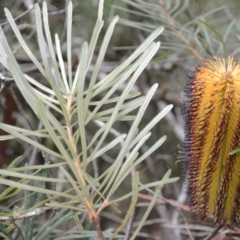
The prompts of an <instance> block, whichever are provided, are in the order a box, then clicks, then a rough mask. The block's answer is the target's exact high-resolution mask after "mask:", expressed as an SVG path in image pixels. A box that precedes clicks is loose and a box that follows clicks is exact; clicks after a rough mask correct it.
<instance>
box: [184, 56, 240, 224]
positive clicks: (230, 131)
mask: <svg viewBox="0 0 240 240" xmlns="http://www.w3.org/2000/svg"><path fill="white" fill-rule="evenodd" d="M183 117H184V122H185V123H184V124H185V126H184V130H185V141H184V145H183V149H184V156H185V158H186V162H187V163H186V174H187V179H188V194H189V197H190V206H191V209H192V211H193V212H195V213H196V214H198V215H199V216H200V217H201V218H202V219H204V218H206V217H207V216H208V215H213V217H214V223H215V224H216V225H219V226H222V225H229V226H236V225H237V224H239V223H240V153H236V154H233V155H229V152H231V151H232V150H234V149H236V148H238V147H239V146H240V64H239V63H236V62H234V60H233V58H232V57H229V58H228V60H227V61H226V60H225V59H220V58H217V57H213V58H211V59H207V60H206V61H205V62H204V64H203V66H199V67H197V68H196V70H195V71H194V72H192V73H191V74H190V75H189V77H188V81H187V85H186V87H185V90H184V100H183Z"/></svg>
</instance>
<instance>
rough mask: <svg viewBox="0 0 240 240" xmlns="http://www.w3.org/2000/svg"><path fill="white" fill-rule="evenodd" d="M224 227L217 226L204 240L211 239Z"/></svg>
mask: <svg viewBox="0 0 240 240" xmlns="http://www.w3.org/2000/svg"><path fill="white" fill-rule="evenodd" d="M221 228H222V226H221V225H219V226H218V227H216V228H215V229H214V230H213V231H212V232H211V233H210V234H209V235H208V236H207V237H206V238H205V239H204V240H211V239H212V238H213V237H214V236H216V235H217V233H218V232H219V230H220V229H221Z"/></svg>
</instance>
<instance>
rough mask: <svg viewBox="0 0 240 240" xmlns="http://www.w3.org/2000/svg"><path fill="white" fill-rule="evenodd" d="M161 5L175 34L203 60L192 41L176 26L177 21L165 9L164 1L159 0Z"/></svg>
mask: <svg viewBox="0 0 240 240" xmlns="http://www.w3.org/2000/svg"><path fill="white" fill-rule="evenodd" d="M159 5H160V7H161V11H162V13H163V15H164V16H165V18H166V19H167V21H168V23H169V25H170V28H171V29H172V30H173V32H175V34H176V35H177V36H178V37H179V38H180V39H181V40H182V41H183V43H185V44H186V45H187V47H188V49H189V51H190V52H192V54H193V55H194V56H195V57H196V58H198V59H199V60H200V61H203V59H204V58H203V57H202V56H201V55H200V54H199V53H198V52H197V51H196V49H195V48H193V47H192V45H191V44H190V42H189V41H188V40H187V39H186V38H185V37H184V36H183V34H182V33H181V32H180V31H178V30H177V29H176V28H175V25H176V23H175V22H174V19H173V18H172V17H171V15H170V14H169V13H168V12H167V11H166V10H165V8H164V1H163V0H159Z"/></svg>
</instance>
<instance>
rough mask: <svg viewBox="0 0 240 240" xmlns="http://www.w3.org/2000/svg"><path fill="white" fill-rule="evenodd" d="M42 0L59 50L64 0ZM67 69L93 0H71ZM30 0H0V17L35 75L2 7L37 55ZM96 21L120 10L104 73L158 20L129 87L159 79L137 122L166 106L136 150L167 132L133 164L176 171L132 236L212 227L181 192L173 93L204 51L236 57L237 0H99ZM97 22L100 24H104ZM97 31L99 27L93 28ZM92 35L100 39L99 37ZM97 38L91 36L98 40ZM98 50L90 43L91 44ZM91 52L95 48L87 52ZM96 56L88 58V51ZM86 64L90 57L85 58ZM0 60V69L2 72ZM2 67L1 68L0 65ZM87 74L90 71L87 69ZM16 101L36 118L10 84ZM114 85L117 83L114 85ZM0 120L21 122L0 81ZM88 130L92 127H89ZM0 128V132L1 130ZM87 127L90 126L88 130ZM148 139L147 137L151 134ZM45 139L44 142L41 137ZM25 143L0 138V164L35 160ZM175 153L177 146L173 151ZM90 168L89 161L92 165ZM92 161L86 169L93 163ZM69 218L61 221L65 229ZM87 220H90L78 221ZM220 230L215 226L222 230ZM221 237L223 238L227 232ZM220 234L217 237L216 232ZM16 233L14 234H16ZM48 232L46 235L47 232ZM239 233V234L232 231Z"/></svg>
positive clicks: (107, 157) (148, 170)
mask: <svg viewBox="0 0 240 240" xmlns="http://www.w3.org/2000/svg"><path fill="white" fill-rule="evenodd" d="M47 2H48V9H49V12H50V23H51V28H52V32H53V33H55V32H56V33H59V34H60V38H61V42H62V51H63V55H64V54H65V56H66V44H65V40H66V22H65V19H66V11H65V9H66V5H67V2H68V1H67V0H66V1H64V0H52V1H47ZM72 2H73V5H74V8H73V9H74V11H73V31H72V32H73V53H75V54H73V59H72V61H73V69H76V66H77V64H78V61H79V59H78V57H79V52H78V51H79V49H80V46H81V44H82V43H83V41H85V40H86V41H89V40H90V37H91V33H92V29H93V27H94V24H95V20H96V16H97V7H98V0H81V1H78V0H73V1H72ZM34 3H35V2H34V1H31V0H16V1H8V0H2V1H0V25H1V26H2V28H3V30H4V32H5V34H6V36H7V39H8V41H9V45H10V46H12V49H14V50H15V51H14V54H15V56H16V59H17V61H18V63H19V64H20V65H21V67H22V69H23V72H25V73H27V74H29V75H30V76H32V77H33V78H34V79H36V80H38V81H40V82H42V81H43V80H42V79H41V76H40V75H39V73H38V71H36V69H35V67H34V65H33V64H32V63H31V61H29V59H28V57H27V56H26V55H25V53H23V52H22V51H21V48H19V45H18V43H17V41H16V38H15V37H14V34H13V33H12V31H11V29H10V27H9V25H8V23H7V22H6V18H5V15H4V12H3V8H4V7H6V8H8V9H9V10H10V11H11V13H12V15H13V17H14V18H16V22H17V24H18V26H19V29H21V33H22V34H23V35H24V36H25V40H26V41H27V43H28V46H29V47H30V48H31V49H32V50H33V51H34V52H35V56H36V57H37V58H38V57H39V58H40V54H39V50H38V46H37V41H36V35H35V29H34V28H33V26H34V25H33V22H34V17H33V15H32V11H31V10H32V7H33V4H34ZM104 5H105V8H104V21H105V22H109V21H110V20H111V19H112V18H113V17H114V16H115V15H118V16H119V17H120V20H119V22H118V24H117V26H116V29H115V32H114V35H113V38H112V40H111V43H110V46H109V49H108V51H107V55H106V57H105V60H104V63H103V66H102V68H101V70H100V75H99V78H100V77H101V76H105V75H106V74H108V73H109V72H111V70H112V69H114V68H115V67H116V66H118V65H119V64H120V63H121V62H122V61H123V60H124V59H125V58H126V56H128V55H130V53H132V52H133V50H134V49H136V47H137V46H138V45H139V44H140V43H142V42H143V40H144V39H145V38H146V37H147V36H148V35H149V33H150V32H152V31H153V30H154V29H156V28H157V27H159V26H163V27H164V28H165V30H164V32H163V34H161V35H160V37H159V39H158V40H159V41H160V42H161V47H160V50H159V52H158V53H157V55H156V56H155V57H154V59H153V60H152V61H151V63H150V64H149V65H148V67H147V69H146V70H145V71H144V73H143V74H142V75H141V76H140V78H139V80H138V81H137V84H136V86H135V88H136V91H140V92H142V93H146V92H147V90H148V89H149V88H150V86H152V84H154V83H159V88H158V91H157V94H155V96H154V100H153V101H152V102H151V104H150V105H149V108H148V110H147V114H146V115H145V116H144V121H143V122H142V123H141V124H142V125H143V126H144V125H145V123H144V122H145V121H146V123H147V122H149V121H150V120H151V119H152V118H153V117H154V116H155V115H156V113H157V112H159V111H161V110H162V109H163V108H164V107H165V106H166V105H167V104H170V103H171V104H173V105H174V109H173V110H172V112H170V113H169V114H168V115H167V116H166V117H165V118H164V119H163V120H162V121H161V122H160V123H159V124H157V125H156V126H155V127H154V131H152V138H151V140H150V141H148V143H147V144H145V146H144V147H143V148H142V149H141V151H143V152H144V150H145V149H148V148H149V146H151V145H152V144H154V142H155V141H157V140H158V139H159V136H163V135H165V134H166V135H167V140H166V142H165V143H164V144H163V145H162V146H161V148H159V149H158V150H157V151H156V152H154V153H153V154H152V155H151V157H148V158H147V159H146V160H145V161H144V162H143V163H142V164H141V165H140V166H139V167H138V169H137V170H139V171H140V178H141V181H142V182H143V183H145V182H151V181H156V180H158V179H161V178H162V176H163V174H164V173H165V172H166V171H167V170H168V169H172V170H173V172H172V176H178V177H180V180H179V181H178V182H176V183H173V184H169V185H168V186H165V187H164V189H163V191H162V195H163V196H162V198H159V201H158V204H157V205H156V206H155V207H154V209H153V211H152V212H151V214H150V216H149V218H148V220H147V221H146V223H145V225H144V228H143V229H142V230H141V233H140V234H139V236H138V239H159V240H160V239H164V240H172V239H204V238H205V237H206V236H207V235H208V234H209V233H210V232H211V231H212V230H213V229H214V227H213V226H212V224H211V219H207V220H206V221H200V220H199V219H198V218H197V217H196V216H194V215H193V214H191V213H190V211H189V209H188V206H187V205H188V204H187V198H186V194H185V193H186V184H185V181H184V174H183V171H182V164H181V160H183V161H184V159H181V157H180V159H179V161H178V156H179V151H181V144H182V141H183V138H184V134H183V129H182V125H183V124H182V116H181V99H182V93H183V88H184V84H185V83H186V79H187V75H188V73H189V71H190V70H193V69H194V66H195V65H197V64H201V62H202V61H203V60H204V59H205V58H207V57H209V56H220V57H225V56H228V55H233V56H234V57H235V59H236V60H237V59H239V50H240V46H239V40H240V26H239V24H238V23H239V20H240V19H239V18H240V16H239V8H240V1H227V0H219V1H216V0H215V1H208V0H201V1H199V0H159V1H158V0H135V1H134V0H105V3H104ZM106 26H107V25H105V26H104V27H106ZM101 34H102V35H101V36H102V38H103V36H104V31H103V32H102V33H101ZM101 36H100V40H101ZM100 44H101V41H99V42H98V43H97V46H100ZM97 50H98V47H97ZM94 54H96V56H97V51H96V52H95V53H94ZM96 56H94V57H93V59H96ZM91 64H93V65H94V61H93V62H92V63H91ZM4 71H5V70H4V68H2V74H3V75H4ZM5 74H7V73H5ZM88 74H89V76H90V75H91V72H89V73H88ZM12 87H13V89H14V91H15V94H16V96H17V98H18V101H19V102H20V103H21V105H22V106H23V108H24V110H25V112H26V113H27V115H28V118H29V119H30V122H31V124H32V125H33V127H37V126H38V124H39V122H38V121H37V120H36V119H35V117H34V115H33V113H32V112H31V110H30V109H29V108H28V106H27V104H26V103H25V102H24V100H23V98H22V97H21V95H20V94H18V90H17V89H16V87H15V86H14V84H13V85H12ZM119 91H121V89H119ZM0 100H1V107H0V120H1V121H2V122H4V123H7V124H11V125H17V126H21V127H25V128H29V126H28V123H27V121H26V119H25V117H24V116H23V115H22V113H21V112H20V111H19V108H18V106H17V104H16V101H15V100H14V99H13V98H12V95H11V94H10V91H9V90H8V88H6V89H5V90H4V91H2V92H1V95H0ZM127 124H128V123H126V122H122V123H119V126H118V129H121V130H122V131H123V132H124V131H125V129H128V128H129V126H128V125H127ZM92 131H94V129H93V130H92ZM0 134H3V132H1V133H0ZM88 134H89V135H91V134H92V133H91V131H89V133H88ZM151 141H152V142H151ZM45 144H51V143H48V142H46V143H45ZM30 154H31V149H29V147H28V145H26V144H25V143H23V142H19V141H13V140H11V141H4V142H1V143H0V166H1V168H5V167H6V166H7V165H8V164H9V163H10V162H11V160H12V159H14V158H16V157H18V156H20V155H22V156H23V157H22V158H21V161H20V162H19V165H21V164H25V163H29V164H37V163H41V158H40V157H39V158H37V159H34V161H33V162H29V160H30V157H29V156H30ZM115 155H116V153H115V152H114V151H111V152H108V154H104V155H103V156H102V159H101V161H100V162H101V164H99V165H98V166H97V168H99V169H100V170H101V168H103V169H104V168H106V167H107V166H108V165H109V164H111V162H112V161H114V157H115ZM180 155H181V154H180ZM95 170H96V169H95ZM95 170H94V169H92V170H90V171H95ZM129 187H130V186H128V185H127V184H126V185H125V186H122V187H121V188H120V189H119V194H120V193H121V192H125V191H127V190H128V188H129ZM148 202H149V199H148V195H147V192H143V193H142V194H141V195H139V200H138V205H137V208H136V210H135V213H134V218H133V223H132V227H133V228H136V226H137V225H138V221H139V218H140V217H141V211H142V209H144V208H146V206H147V205H148ZM5 204H6V203H4V202H3V203H0V206H1V208H2V209H3V208H4V206H6V205H5ZM121 204H122V206H121V207H120V209H122V213H120V214H118V215H116V214H115V213H114V212H111V210H110V209H108V211H104V212H103V213H102V215H101V226H102V228H103V229H111V228H115V227H116V226H117V224H118V223H119V222H121V220H122V218H123V217H124V214H125V209H126V208H127V206H128V204H129V202H127V201H126V202H123V203H121ZM71 227H73V226H72V225H71V223H69V226H64V228H65V229H66V231H68V230H70V229H71ZM86 227H90V226H86ZM222 231H223V230H222ZM222 231H221V232H220V233H219V236H218V237H219V238H216V239H234V234H237V232H240V230H238V229H235V231H233V230H227V231H226V232H225V233H224V234H223V232H222ZM226 236H227V237H229V238H227V237H226ZM221 237H222V238H221ZM19 239H20V238H19ZM52 239H54V238H52ZM236 239H239V238H236Z"/></svg>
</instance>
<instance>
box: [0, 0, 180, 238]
mask: <svg viewBox="0 0 240 240" xmlns="http://www.w3.org/2000/svg"><path fill="white" fill-rule="evenodd" d="M5 13H6V17H7V20H8V22H9V24H10V26H11V28H12V30H13V32H14V34H15V36H16V38H17V40H18V42H19V44H20V45H21V47H22V49H23V50H24V51H25V53H26V54H27V56H28V57H29V59H31V61H32V62H33V64H34V65H35V67H36V69H37V70H38V71H39V73H41V75H42V77H43V78H44V81H45V83H41V82H39V81H37V80H36V79H34V78H33V77H31V76H30V75H28V74H24V73H23V71H22V70H21V68H20V66H19V64H18V62H17V61H16V58H15V56H14V55H13V52H12V50H11V48H10V46H9V44H8V40H7V37H6V35H5V34H4V31H3V30H2V29H0V61H1V63H2V64H3V66H4V67H5V68H6V69H7V70H8V71H9V72H10V73H11V75H12V77H13V79H14V82H15V84H16V86H17V88H18V90H19V91H20V92H21V94H22V96H23V98H24V99H25V101H26V102H27V104H28V105H29V106H30V108H31V109H32V111H33V112H34V114H35V116H36V118H37V119H38V120H39V122H40V123H42V127H40V128H38V129H36V130H28V129H25V128H21V127H16V126H12V125H8V124H5V123H0V129H2V130H4V131H5V132H7V133H8V134H7V135H4V136H0V140H9V139H18V140H20V141H23V142H25V143H26V144H28V145H29V147H30V146H31V147H34V148H37V149H38V150H39V151H40V153H41V156H42V158H43V159H44V160H45V162H44V164H42V165H28V164H26V165H25V166H18V167H14V165H15V164H16V163H17V162H18V160H19V159H16V160H15V161H14V162H13V164H11V165H10V166H9V167H8V168H7V169H4V170H3V169H2V170H0V175H1V178H0V183H1V185H5V186H7V188H6V189H5V190H4V191H3V192H2V193H1V195H0V198H1V199H0V201H3V200H6V199H9V198H10V199H11V200H12V201H10V203H9V206H8V207H7V211H6V209H5V210H2V212H1V215H0V220H1V221H2V223H1V225H0V227H1V233H0V236H2V237H7V238H9V239H12V238H11V236H12V233H13V231H14V229H15V230H16V231H17V232H18V233H19V235H21V236H22V239H38V240H40V239H48V238H49V239H50V238H54V239H59V240H60V239H74V238H85V239H86V238H87V239H88V238H94V237H97V236H98V237H99V239H102V238H103V237H104V238H110V239H113V238H114V239H117V238H120V239H122V238H123V235H122V233H121V231H122V230H123V228H124V227H125V225H126V224H127V223H128V220H129V218H130V216H131V213H132V212H133V211H134V209H135V207H136V203H137V199H138V194H139V192H140V191H143V190H149V189H150V188H151V189H154V193H153V195H152V200H151V201H150V204H149V206H148V207H147V209H146V211H145V213H144V214H143V216H142V220H141V221H140V223H139V225H138V227H137V228H136V229H135V230H134V232H133V233H132V237H131V239H135V237H136V236H137V235H138V233H139V231H140V230H141V228H142V226H143V225H144V222H145V220H146V219H147V217H148V215H149V213H150V211H151V209H152V208H153V206H154V204H155V203H156V200H157V197H158V195H159V194H160V192H161V189H162V187H163V186H164V185H165V184H167V183H172V182H175V181H176V180H177V179H178V178H170V173H171V171H170V170H169V171H167V172H166V174H165V175H164V176H162V177H161V178H162V179H161V180H158V181H155V182H150V183H146V184H141V181H140V177H139V172H138V171H136V167H137V166H138V165H139V164H140V163H141V162H143V161H144V160H145V159H146V158H148V157H149V155H150V154H152V153H153V152H154V151H155V150H156V149H158V148H159V147H160V146H161V145H162V144H163V142H164V141H165V139H166V137H165V136H162V137H160V138H159V139H158V140H157V141H156V142H155V143H154V144H153V145H152V146H151V147H150V148H149V149H147V150H146V151H145V152H143V153H141V152H140V149H141V147H142V146H143V144H144V143H145V142H146V141H147V140H148V138H149V137H150V136H151V132H150V131H151V129H152V128H153V127H154V126H155V125H156V124H157V123H158V122H159V121H160V120H161V119H162V118H163V117H164V116H165V115H166V114H167V113H168V112H169V111H170V110H171V109H172V107H173V106H172V105H168V106H166V107H165V108H164V109H163V110H162V111H161V112H159V113H158V114H156V116H155V117H154V118H153V119H152V120H151V121H150V122H149V123H147V124H146V125H145V126H144V127H140V123H141V120H142V118H143V116H144V114H145V111H146V110H147V108H148V106H149V102H150V101H151V99H152V97H153V95H154V93H155V91H156V89H157V87H158V85H157V84H154V85H153V86H152V87H151V88H150V89H149V90H148V92H147V93H146V95H142V94H141V93H139V92H134V91H133V87H134V85H135V83H136V81H137V79H138V77H139V75H140V74H141V73H142V71H143V70H144V68H145V67H146V66H147V65H148V63H149V62H150V61H151V59H152V58H153V56H154V55H155V53H156V52H157V51H158V49H159V46H160V43H159V42H154V40H155V39H156V38H157V37H158V36H159V35H160V34H161V33H162V32H163V28H162V27H159V28H157V29H156V30H154V31H153V32H152V33H151V34H150V35H149V36H148V37H147V38H146V39H145V41H143V43H142V44H141V45H140V46H139V47H138V48H137V49H136V50H135V51H134V52H133V53H132V54H131V55H130V56H129V57H127V58H126V59H125V61H123V62H122V63H121V64H119V66H117V67H116V68H115V69H114V70H113V71H111V72H110V73H109V74H108V75H106V76H104V77H101V78H99V71H100V69H101V66H102V62H103V59H104V56H105V54H106V51H107V49H108V44H109V41H110V39H111V37H112V34H113V31H114V27H115V24H116V23H117V21H118V17H115V18H113V20H112V21H111V23H110V24H109V26H108V28H107V31H106V33H105V35H104V38H103V41H102V44H101V46H100V49H99V52H98V56H97V59H96V63H95V66H94V69H93V71H92V73H91V76H90V77H88V76H89V75H88V76H87V74H88V72H90V71H89V67H90V63H91V62H92V57H93V53H94V50H95V47H96V43H97V40H98V38H99V34H100V31H101V29H102V27H103V20H102V15H103V1H100V3H99V9H98V16H97V20H96V24H95V27H94V29H93V33H92V37H91V40H90V43H89V44H88V43H87V42H84V43H83V44H82V46H81V49H80V51H79V52H80V56H79V59H80V61H79V64H78V66H77V69H76V72H73V70H72V32H71V31H72V3H71V2H70V3H69V6H68V14H67V16H68V18H67V21H66V22H67V24H68V25H67V56H66V58H67V60H66V62H65V61H64V56H63V55H62V50H61V43H60V40H59V37H58V35H57V34H55V36H54V39H52V34H51V30H50V26H49V20H48V10H47V5H46V3H45V2H44V3H43V6H42V9H41V8H40V7H39V5H38V4H35V8H34V13H35V15H34V16H35V18H34V19H35V24H36V31H37V42H38V46H39V50H40V55H41V60H39V59H38V58H37V57H36V56H35V53H34V52H33V51H32V50H31V49H30V48H29V46H28V44H27V43H26V41H25V40H24V37H23V36H22V34H21V33H20V31H19V28H18V26H17V25H16V23H15V21H14V19H13V17H12V15H11V13H10V11H9V10H7V9H5ZM119 89H121V91H120V92H119ZM122 121H125V122H127V123H129V124H130V127H129V129H128V131H126V132H121V129H120V130H118V129H117V126H118V125H117V123H118V122H122ZM92 128H93V129H95V130H94V134H93V136H91V135H89V134H88V133H89V131H90V130H91V129H92ZM43 140H44V141H43ZM45 141H49V142H51V144H48V145H45V144H44V142H45ZM109 150H114V151H116V158H115V160H114V162H113V163H112V164H111V165H110V166H109V167H108V168H107V169H101V173H100V175H99V176H96V177H95V176H94V174H93V172H92V171H89V169H91V166H92V164H93V162H95V161H98V159H99V157H100V156H102V155H103V154H106V153H107V152H108V151H109ZM58 176H61V177H58ZM129 176H131V182H129V180H128V178H129ZM126 182H128V185H131V189H130V190H129V192H128V193H124V194H122V195H119V194H116V192H117V190H118V188H119V186H121V185H122V184H123V183H126ZM13 198H14V199H15V201H14V200H13ZM126 199H131V200H130V202H131V203H130V205H129V207H128V210H127V214H126V216H125V218H124V220H123V222H122V223H121V224H120V225H119V226H118V227H117V228H116V230H115V231H112V232H107V231H101V229H99V218H100V217H101V213H102V211H103V210H105V209H106V208H107V207H109V206H110V207H112V209H113V210H114V211H116V212H117V213H118V212H120V211H121V209H120V208H119V203H121V202H122V201H124V200H126ZM14 206H15V207H14ZM47 212H49V214H50V215H51V217H48V218H47V214H46V213H47ZM84 214H85V215H86V216H87V217H88V218H89V220H90V222H91V223H92V224H93V225H94V226H95V230H89V231H88V230H86V228H85V224H86V221H84V222H82V221H81V220H80V218H82V217H83V216H84ZM40 216H42V220H39V221H40V222H42V223H41V224H40V222H38V221H37V219H39V218H40ZM70 222H72V224H73V225H74V226H76V228H74V230H73V231H69V232H64V231H63V230H61V227H60V226H61V225H63V224H68V223H69V224H70Z"/></svg>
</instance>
